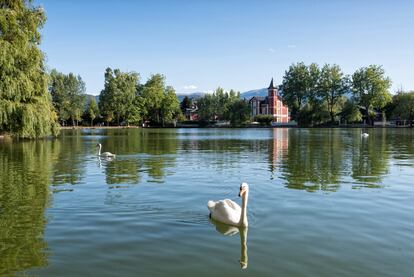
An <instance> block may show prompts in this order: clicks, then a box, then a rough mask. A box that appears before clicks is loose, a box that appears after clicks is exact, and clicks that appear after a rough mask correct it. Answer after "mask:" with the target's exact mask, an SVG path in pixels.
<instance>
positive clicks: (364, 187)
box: [0, 129, 414, 276]
mask: <svg viewBox="0 0 414 277" xmlns="http://www.w3.org/2000/svg"><path fill="white" fill-rule="evenodd" d="M364 131H367V132H368V133H369V137H368V138H361V135H360V133H361V130H360V129H127V130H124V129H119V130H118V129H117V130H98V129H94V130H65V131H63V132H62V134H61V136H60V137H59V138H57V139H50V140H39V141H19V142H16V141H14V142H11V141H8V140H3V141H0V276H14V275H17V276H241V275H245V276H414V131H413V130H410V129H369V130H364ZM98 142H100V143H102V145H103V151H110V152H113V153H116V154H117V156H116V158H115V159H104V158H98V157H97V156H96V147H95V146H96V144H97V143H98ZM242 181H245V182H248V183H249V185H250V194H249V203H248V219H249V227H248V228H240V229H238V228H234V227H229V226H225V225H221V224H217V223H214V222H211V221H210V220H209V217H208V210H207V207H206V204H207V201H208V200H219V199H225V198H229V199H232V200H234V201H236V202H238V203H240V198H238V197H237V194H238V189H239V184H240V182H242ZM242 267H246V268H245V269H242Z"/></svg>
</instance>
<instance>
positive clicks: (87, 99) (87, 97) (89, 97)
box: [85, 93, 99, 104]
mask: <svg viewBox="0 0 414 277" xmlns="http://www.w3.org/2000/svg"><path fill="white" fill-rule="evenodd" d="M85 96H86V103H87V104H89V102H90V101H91V99H92V98H95V101H96V103H99V95H92V94H87V93H86V94H85Z"/></svg>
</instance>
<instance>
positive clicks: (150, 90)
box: [140, 74, 165, 124]
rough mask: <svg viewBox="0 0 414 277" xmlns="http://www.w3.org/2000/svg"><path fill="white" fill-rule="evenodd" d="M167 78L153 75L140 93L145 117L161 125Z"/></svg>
mask: <svg viewBox="0 0 414 277" xmlns="http://www.w3.org/2000/svg"><path fill="white" fill-rule="evenodd" d="M164 90H165V76H164V75H162V74H154V75H152V76H151V77H150V78H149V79H148V81H147V82H146V83H145V85H144V86H143V87H142V89H141V91H140V96H141V97H142V99H143V101H144V106H145V111H144V112H143V114H144V117H145V118H146V119H149V120H151V121H153V122H155V123H157V124H159V123H161V114H160V113H161V106H162V101H163V98H164Z"/></svg>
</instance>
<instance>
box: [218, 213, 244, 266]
mask: <svg viewBox="0 0 414 277" xmlns="http://www.w3.org/2000/svg"><path fill="white" fill-rule="evenodd" d="M210 223H212V224H213V225H214V226H215V227H216V230H217V232H219V233H221V234H223V235H225V236H234V235H236V234H237V233H239V235H240V267H241V268H242V269H246V268H247V264H248V259H249V258H248V256H247V231H248V229H249V228H248V227H235V226H230V225H227V224H224V223H221V222H218V221H216V220H214V219H210Z"/></svg>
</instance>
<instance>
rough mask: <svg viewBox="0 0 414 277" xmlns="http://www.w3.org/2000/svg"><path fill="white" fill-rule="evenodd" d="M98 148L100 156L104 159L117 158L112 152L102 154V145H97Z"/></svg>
mask: <svg viewBox="0 0 414 277" xmlns="http://www.w3.org/2000/svg"><path fill="white" fill-rule="evenodd" d="M96 147H99V149H98V154H97V155H98V156H102V157H108V158H115V154H112V153H111V152H103V153H101V150H102V144H100V143H98V144H97V145H96Z"/></svg>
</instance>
